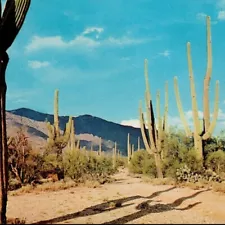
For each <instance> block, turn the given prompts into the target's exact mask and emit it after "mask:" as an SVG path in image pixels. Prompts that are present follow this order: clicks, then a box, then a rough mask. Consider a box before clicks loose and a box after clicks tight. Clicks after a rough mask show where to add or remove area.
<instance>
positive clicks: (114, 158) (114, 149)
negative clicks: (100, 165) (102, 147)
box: [113, 142, 117, 169]
mask: <svg viewBox="0 0 225 225" xmlns="http://www.w3.org/2000/svg"><path fill="white" fill-rule="evenodd" d="M116 159H117V143H116V142H115V144H114V148H113V168H114V169H115V168H116Z"/></svg>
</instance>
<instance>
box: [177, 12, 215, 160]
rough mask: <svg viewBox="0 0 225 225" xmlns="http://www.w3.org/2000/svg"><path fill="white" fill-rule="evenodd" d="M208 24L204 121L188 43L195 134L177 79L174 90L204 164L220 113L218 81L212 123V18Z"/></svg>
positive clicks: (186, 125) (188, 132) (182, 115)
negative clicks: (210, 99)
mask: <svg viewBox="0 0 225 225" xmlns="http://www.w3.org/2000/svg"><path fill="white" fill-rule="evenodd" d="M206 24H207V70H206V74H205V78H204V83H203V84H204V93H203V119H202V120H200V119H199V114H198V105H197V96H196V91H195V83H194V75H193V68H192V59H191V44H190V42H188V43H187V59H188V70H189V79H190V88H191V99H192V114H193V122H194V132H193V133H192V132H191V130H190V128H189V126H188V122H187V120H186V119H185V115H184V111H183V107H182V103H181V99H180V95H179V89H178V82H177V77H174V90H175V96H176V102H177V108H178V111H179V114H180V118H181V121H182V123H183V126H184V128H185V131H186V134H187V136H193V137H194V145H195V149H196V150H197V152H198V153H199V154H198V155H199V158H200V159H201V160H202V163H203V162H204V141H205V140H207V139H208V138H210V136H211V134H212V132H213V130H214V128H215V126H216V121H217V117H218V111H219V81H216V88H215V101H214V113H213V118H212V121H210V110H209V83H210V79H211V74H212V40H211V29H210V17H209V16H207V17H206Z"/></svg>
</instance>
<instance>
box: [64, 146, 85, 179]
mask: <svg viewBox="0 0 225 225" xmlns="http://www.w3.org/2000/svg"><path fill="white" fill-rule="evenodd" d="M87 164H88V159H87V157H86V156H85V155H84V154H83V153H82V152H80V151H79V150H74V151H72V150H67V151H66V152H65V154H64V159H63V167H64V172H65V176H68V177H70V178H72V179H74V180H78V179H79V178H81V177H82V175H84V174H86V173H87Z"/></svg>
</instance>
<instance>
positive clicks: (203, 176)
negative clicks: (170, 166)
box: [176, 165, 222, 183]
mask: <svg viewBox="0 0 225 225" xmlns="http://www.w3.org/2000/svg"><path fill="white" fill-rule="evenodd" d="M176 179H177V181H179V182H191V183H196V182H208V181H210V182H211V181H213V182H222V179H221V177H220V176H219V175H218V174H216V173H215V172H213V171H212V170H210V169H208V170H206V169H203V170H202V171H198V172H193V171H192V170H191V169H190V168H189V167H188V166H187V165H183V166H181V167H180V168H179V169H177V172H176Z"/></svg>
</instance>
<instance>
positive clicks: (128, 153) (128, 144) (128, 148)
mask: <svg viewBox="0 0 225 225" xmlns="http://www.w3.org/2000/svg"><path fill="white" fill-rule="evenodd" d="M130 158H131V149H130V134H129V133H128V134H127V160H128V163H130Z"/></svg>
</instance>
